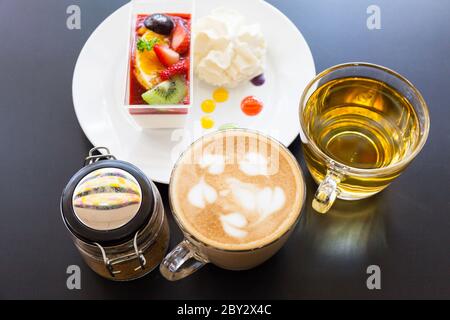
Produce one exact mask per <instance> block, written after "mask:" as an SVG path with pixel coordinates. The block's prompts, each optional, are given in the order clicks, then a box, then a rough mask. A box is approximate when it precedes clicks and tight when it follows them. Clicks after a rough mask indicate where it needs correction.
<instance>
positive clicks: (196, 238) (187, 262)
mask: <svg viewBox="0 0 450 320" xmlns="http://www.w3.org/2000/svg"><path fill="white" fill-rule="evenodd" d="M305 194H306V190H305V183H304V178H303V175H302V172H301V170H300V168H299V165H298V163H297V161H296V159H295V158H294V156H293V155H292V154H291V153H290V152H289V150H288V149H287V148H285V147H284V146H283V145H281V144H280V143H279V142H277V141H275V140H274V139H272V138H269V137H267V136H265V135H263V134H261V133H258V132H255V131H250V130H245V129H226V130H222V131H218V132H215V133H212V134H209V135H206V136H204V137H203V138H201V139H200V140H197V141H196V142H194V143H193V144H192V145H191V146H190V147H189V148H188V149H187V151H185V152H184V153H183V154H182V155H181V157H180V159H179V160H178V162H177V164H176V165H175V167H174V169H173V172H172V176H171V180H170V185H169V197H170V205H171V209H172V212H173V214H174V217H175V219H176V221H177V223H178V225H179V226H180V228H181V230H182V231H183V233H184V237H185V239H184V240H183V241H182V242H181V243H180V244H179V245H178V246H177V247H176V248H175V249H174V250H173V251H172V252H171V253H169V254H168V255H167V256H166V258H165V259H164V260H163V262H162V263H161V265H160V271H161V273H162V275H163V276H164V277H165V278H167V279H168V280H171V281H175V280H179V279H182V278H184V277H186V276H188V275H190V274H191V273H193V272H195V271H196V270H198V269H199V268H201V267H202V266H203V265H205V264H206V263H213V264H215V265H216V266H219V267H221V268H224V269H228V270H246V269H251V268H253V267H255V266H257V265H259V264H261V263H263V262H264V261H266V260H267V259H269V258H270V257H271V256H273V255H274V254H275V253H276V252H277V251H278V250H279V249H280V248H281V247H282V246H283V244H284V243H285V242H286V240H287V239H288V237H289V236H290V234H291V233H292V231H293V229H294V227H295V225H296V224H297V222H298V220H299V218H300V216H301V211H302V208H303V203H304V200H305Z"/></svg>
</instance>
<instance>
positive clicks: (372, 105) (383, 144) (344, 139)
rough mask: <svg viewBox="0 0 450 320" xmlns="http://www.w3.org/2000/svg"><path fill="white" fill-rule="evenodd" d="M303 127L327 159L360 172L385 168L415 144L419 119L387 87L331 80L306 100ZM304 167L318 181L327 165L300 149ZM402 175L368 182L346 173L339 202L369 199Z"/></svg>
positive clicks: (370, 82) (362, 81) (371, 82)
mask: <svg viewBox="0 0 450 320" xmlns="http://www.w3.org/2000/svg"><path fill="white" fill-rule="evenodd" d="M302 112H303V118H304V123H306V126H307V128H304V129H305V130H306V131H307V132H308V135H309V136H310V137H311V138H312V140H314V142H315V144H316V145H317V146H318V147H319V148H320V149H321V151H322V152H324V153H325V154H326V155H327V156H329V157H330V158H331V159H333V160H335V161H336V162H339V163H341V164H343V165H345V166H348V167H352V168H359V169H369V170H370V169H377V168H384V167H387V166H389V165H391V164H394V163H396V162H399V161H400V160H402V159H403V158H405V157H406V156H407V155H408V154H409V153H410V152H412V151H413V150H414V148H415V146H416V144H417V143H418V141H419V121H418V118H417V114H416V113H415V111H414V108H413V106H412V105H411V103H410V102H409V101H408V100H407V99H406V98H405V97H404V96H403V95H401V94H400V93H399V92H397V91H396V90H395V89H393V88H392V87H390V86H388V85H387V84H385V83H383V82H381V81H377V80H373V79H368V78H358V77H349V78H341V79H336V80H332V81H330V82H327V83H325V84H323V85H321V86H319V88H318V89H317V90H316V91H315V92H314V93H313V94H312V96H311V97H310V98H309V100H308V102H307V105H306V107H305V108H304V109H303V111H302ZM304 150H305V158H306V161H307V164H308V167H309V169H310V171H311V173H312V175H313V177H314V179H315V180H316V181H317V182H320V181H322V180H323V178H324V176H325V175H326V172H327V169H326V163H325V160H324V159H321V157H319V156H318V155H316V154H315V153H314V151H313V150H311V149H310V147H309V146H308V145H305V146H304ZM400 171H402V170H401V169H400V170H398V171H396V172H391V173H389V174H386V175H385V176H384V177H377V178H370V177H359V176H356V175H355V176H352V175H347V176H344V178H343V181H342V183H341V185H340V191H341V195H340V198H344V199H352V198H361V197H365V196H370V195H372V194H374V193H377V192H379V191H381V190H382V189H384V188H385V187H386V186H387V185H388V184H389V183H390V182H391V181H392V180H393V179H394V178H395V177H397V176H398V175H399V174H400V173H401V172H400Z"/></svg>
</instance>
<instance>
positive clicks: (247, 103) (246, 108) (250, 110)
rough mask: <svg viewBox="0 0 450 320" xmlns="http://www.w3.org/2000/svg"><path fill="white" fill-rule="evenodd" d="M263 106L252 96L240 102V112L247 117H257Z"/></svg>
mask: <svg viewBox="0 0 450 320" xmlns="http://www.w3.org/2000/svg"><path fill="white" fill-rule="evenodd" d="M263 107H264V105H263V103H262V102H261V101H260V100H258V99H257V98H256V97H254V96H250V97H246V98H244V100H242V102H241V110H242V112H243V113H245V114H246V115H248V116H251V117H253V116H257V115H258V114H260V113H261V111H262V109H263Z"/></svg>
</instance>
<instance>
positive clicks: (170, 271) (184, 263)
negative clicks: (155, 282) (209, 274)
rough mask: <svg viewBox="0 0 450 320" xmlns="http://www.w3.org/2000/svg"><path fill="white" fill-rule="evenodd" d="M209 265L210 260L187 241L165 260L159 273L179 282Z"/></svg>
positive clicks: (179, 245)
mask: <svg viewBox="0 0 450 320" xmlns="http://www.w3.org/2000/svg"><path fill="white" fill-rule="evenodd" d="M207 263H208V260H207V259H205V258H203V257H202V256H201V255H200V254H199V253H198V252H197V250H196V248H195V247H194V246H193V245H192V244H191V243H190V242H189V241H188V240H186V239H185V240H183V241H182V242H181V243H180V244H178V245H177V246H176V247H175V249H173V250H172V251H171V252H170V253H169V254H168V255H167V256H166V257H165V258H164V260H163V261H162V262H161V265H160V266H159V271H160V272H161V274H162V275H163V276H164V278H166V279H167V280H169V281H177V280H181V279H183V278H185V277H187V276H189V275H191V274H192V273H194V272H195V271H197V270H198V269H200V268H201V267H203V266H204V265H205V264H207Z"/></svg>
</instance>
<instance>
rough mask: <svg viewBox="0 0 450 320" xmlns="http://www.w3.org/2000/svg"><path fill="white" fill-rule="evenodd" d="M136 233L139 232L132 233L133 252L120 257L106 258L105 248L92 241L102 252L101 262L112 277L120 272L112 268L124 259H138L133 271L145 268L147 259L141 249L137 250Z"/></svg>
mask: <svg viewBox="0 0 450 320" xmlns="http://www.w3.org/2000/svg"><path fill="white" fill-rule="evenodd" d="M138 234H139V232H136V234H135V235H134V239H133V247H134V253H133V254H129V255H124V256H120V257H117V258H114V259H110V258H108V256H107V255H106V251H105V249H104V248H103V247H102V246H101V245H100V244H99V243H94V244H95V245H96V246H97V247H98V248H99V249H100V252H101V253H102V257H103V263H104V264H105V267H106V269H107V270H108V272H109V274H110V275H111V277H113V278H114V277H115V276H116V274H119V273H121V272H122V271H120V270H114V266H115V265H117V264H119V263H122V262H124V261H129V260H132V259H138V261H139V266H138V267H136V268H134V271H138V270H144V269H145V265H146V264H147V260H146V259H145V257H144V255H143V254H142V251H141V250H139V247H138V245H137V237H138Z"/></svg>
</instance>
